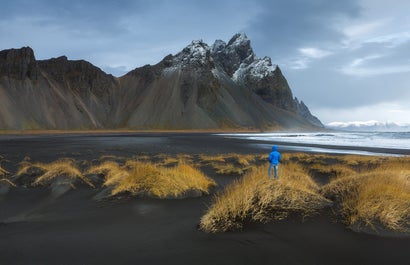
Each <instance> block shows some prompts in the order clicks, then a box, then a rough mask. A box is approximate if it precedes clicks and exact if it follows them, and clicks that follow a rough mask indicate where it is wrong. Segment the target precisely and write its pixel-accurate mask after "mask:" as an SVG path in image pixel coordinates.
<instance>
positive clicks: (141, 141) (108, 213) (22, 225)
mask: <svg viewBox="0 0 410 265" xmlns="http://www.w3.org/2000/svg"><path fill="white" fill-rule="evenodd" d="M258 144H266V145H270V143H269V144H267V143H266V142H263V143H260V142H254V141H250V140H247V141H245V140H241V139H231V138H224V137H221V136H213V135H210V134H202V133H138V134H134V133H123V134H94V135H93V134H87V135H81V134H73V135H65V134H57V135H31V136H30V135H24V136H12V135H1V136H0V155H2V156H3V157H4V159H6V160H8V161H5V162H3V163H2V167H3V168H5V169H6V170H8V171H11V172H13V171H15V170H16V167H17V163H19V162H21V161H22V160H23V159H24V157H30V158H31V159H32V160H33V161H41V162H49V161H53V160H56V159H58V158H62V157H70V158H74V159H76V160H89V161H92V160H93V159H99V158H100V157H101V156H102V155H116V156H124V157H131V156H138V155H157V154H191V155H197V154H207V155H216V154H222V153H240V154H247V153H252V154H253V153H260V154H266V153H267V150H266V149H264V148H261V145H258ZM281 151H282V152H287V151H294V149H293V148H289V150H286V148H285V147H283V148H282V149H281ZM366 151H374V152H378V153H380V152H384V153H397V150H380V149H377V150H370V149H368V150H366ZM400 152H401V151H400ZM209 177H215V180H216V181H217V182H218V183H219V184H220V185H224V184H225V183H227V182H230V181H231V180H233V179H234V178H233V177H229V176H226V177H218V176H209ZM227 179H228V180H227ZM96 193H98V190H93V189H89V188H85V187H79V188H77V189H76V190H74V191H72V192H68V193H66V194H64V195H63V196H61V197H59V198H57V199H54V198H52V197H50V196H49V193H48V192H47V191H46V190H45V188H23V187H17V188H13V189H11V190H10V192H9V193H7V194H6V195H4V196H3V197H1V198H0V264H4V265H13V264H312V265H320V264H323V265H325V264H326V265H329V264H340V265H342V264H343V265H346V264H355V265H356V264H357V265H366V264H369V265H377V264H394V265H396V264H397V265H399V264H400V265H401V264H403V265H405V264H410V252H409V249H410V238H409V237H398V236H385V235H370V234H365V233H357V232H354V231H352V230H350V229H348V228H346V227H345V226H344V225H343V224H341V223H338V222H336V220H333V218H332V217H331V215H330V214H326V213H324V214H322V215H319V216H316V217H313V218H309V219H307V220H305V221H304V222H301V221H300V220H299V219H290V220H289V219H288V220H284V221H281V222H276V223H272V224H253V225H249V226H248V227H247V228H246V229H245V231H242V232H229V233H223V234H207V233H204V232H202V231H199V230H198V228H197V225H198V223H199V220H200V218H201V216H202V215H203V214H204V212H205V211H206V209H207V207H208V206H209V205H210V203H211V200H212V195H209V196H204V197H200V198H187V199H173V200H161V199H152V198H133V199H130V200H125V201H115V200H108V201H95V200H93V199H92V198H93V197H94V196H95V195H96Z"/></svg>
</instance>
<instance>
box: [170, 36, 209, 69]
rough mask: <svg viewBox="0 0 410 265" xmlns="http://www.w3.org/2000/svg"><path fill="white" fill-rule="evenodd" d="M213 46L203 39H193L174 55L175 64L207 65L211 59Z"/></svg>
mask: <svg viewBox="0 0 410 265" xmlns="http://www.w3.org/2000/svg"><path fill="white" fill-rule="evenodd" d="M210 51H211V48H210V47H209V46H208V44H206V43H205V42H203V41H202V40H193V41H192V42H191V44H189V45H188V46H187V47H185V48H184V49H183V50H182V51H181V52H179V53H178V54H176V55H175V57H174V66H186V65H188V64H196V65H205V64H206V63H207V62H208V61H209V60H210Z"/></svg>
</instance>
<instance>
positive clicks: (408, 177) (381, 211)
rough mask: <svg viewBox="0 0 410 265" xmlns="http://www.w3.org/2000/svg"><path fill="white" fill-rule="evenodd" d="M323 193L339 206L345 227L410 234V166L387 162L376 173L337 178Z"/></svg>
mask: <svg viewBox="0 0 410 265" xmlns="http://www.w3.org/2000/svg"><path fill="white" fill-rule="evenodd" d="M322 193H323V194H324V195H325V196H326V197H328V198H332V199H333V200H334V201H335V202H336V203H338V204H339V206H340V213H341V216H342V217H343V220H344V222H346V224H348V225H350V226H352V227H354V226H356V227H357V226H365V227H370V228H373V229H374V230H377V228H379V227H380V225H381V226H383V227H386V228H388V229H391V230H395V231H400V232H407V233H409V232H410V164H409V161H408V159H404V160H400V159H388V160H385V163H384V164H380V165H379V166H378V167H376V168H375V169H373V170H370V171H368V172H363V173H357V174H355V175H350V176H343V177H339V178H336V179H335V180H333V181H332V182H331V183H329V184H328V185H326V186H324V187H323V189H322Z"/></svg>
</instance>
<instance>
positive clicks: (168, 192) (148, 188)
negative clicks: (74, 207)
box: [87, 160, 216, 198]
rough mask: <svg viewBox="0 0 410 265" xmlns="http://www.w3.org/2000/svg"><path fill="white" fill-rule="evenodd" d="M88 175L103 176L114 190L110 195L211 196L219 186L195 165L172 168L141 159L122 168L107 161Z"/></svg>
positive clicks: (179, 163) (178, 165)
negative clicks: (214, 188)
mask: <svg viewBox="0 0 410 265" xmlns="http://www.w3.org/2000/svg"><path fill="white" fill-rule="evenodd" d="M87 173H88V174H104V175H105V182H104V184H103V185H104V186H107V187H112V191H111V195H117V194H120V193H126V192H127V193H130V194H132V195H149V196H153V197H158V198H177V197H182V196H184V195H185V194H186V193H188V192H191V191H195V192H197V193H205V194H207V193H209V189H210V187H212V186H214V185H216V183H215V182H214V181H213V180H211V179H209V178H208V177H206V176H205V175H204V174H202V173H201V172H200V171H199V170H197V169H195V168H193V167H192V166H190V165H188V164H186V163H184V162H182V161H181V160H180V161H178V164H177V165H176V166H173V167H164V166H159V165H156V164H153V163H148V162H142V161H138V160H127V161H126V163H125V164H124V165H123V166H119V165H118V164H117V163H115V162H110V161H107V162H104V163H102V164H101V165H99V166H95V167H92V168H90V169H89V170H88V171H87Z"/></svg>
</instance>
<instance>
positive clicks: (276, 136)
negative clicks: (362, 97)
mask: <svg viewBox="0 0 410 265" xmlns="http://www.w3.org/2000/svg"><path fill="white" fill-rule="evenodd" d="M224 136H225V137H234V138H242V139H248V140H258V141H259V145H260V146H263V145H264V144H261V143H260V142H261V141H262V142H267V143H266V145H271V144H268V142H271V143H272V142H273V143H278V145H279V146H282V147H285V148H287V149H293V150H296V151H312V152H328V153H352V154H369V155H372V154H384V152H383V151H380V150H378V151H372V150H371V149H376V148H377V149H386V152H387V149H395V150H396V151H394V150H389V151H388V153H389V154H394V153H397V154H409V155H410V132H307V133H301V132H297V133H240V134H224ZM282 143H283V144H282ZM298 144H302V145H303V146H297V145H298ZM309 145H313V146H312V147H309ZM338 147H340V148H341V149H338ZM342 147H343V148H342ZM349 147H350V148H352V149H351V150H349ZM360 148H363V150H360ZM369 149H370V150H369ZM365 150H366V151H365Z"/></svg>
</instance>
